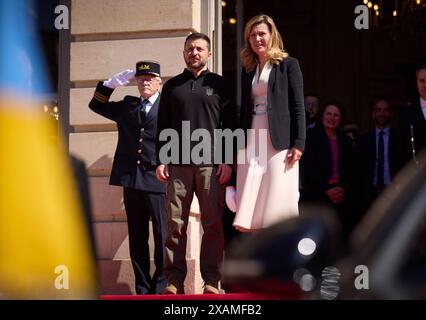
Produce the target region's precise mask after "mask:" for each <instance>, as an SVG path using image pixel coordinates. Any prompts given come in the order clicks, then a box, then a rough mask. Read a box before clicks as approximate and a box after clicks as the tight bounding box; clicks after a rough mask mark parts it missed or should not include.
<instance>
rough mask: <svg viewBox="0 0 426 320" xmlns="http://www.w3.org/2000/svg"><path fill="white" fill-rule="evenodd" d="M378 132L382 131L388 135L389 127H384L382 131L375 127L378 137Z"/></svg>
mask: <svg viewBox="0 0 426 320" xmlns="http://www.w3.org/2000/svg"><path fill="white" fill-rule="evenodd" d="M380 131H383V134H385V135H388V134H389V131H390V127H386V128H384V129H379V128H377V127H376V135H377V136H378V135H379V133H380Z"/></svg>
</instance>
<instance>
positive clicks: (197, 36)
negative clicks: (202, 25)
mask: <svg viewBox="0 0 426 320" xmlns="http://www.w3.org/2000/svg"><path fill="white" fill-rule="evenodd" d="M198 39H203V40H205V41H206V42H207V48H208V49H209V51H210V38H209V37H208V36H207V35H206V34H204V33H201V32H193V33H191V34H190V35H189V36H187V37H186V39H185V44H184V45H185V46H186V43H187V42H188V41H194V40H198Z"/></svg>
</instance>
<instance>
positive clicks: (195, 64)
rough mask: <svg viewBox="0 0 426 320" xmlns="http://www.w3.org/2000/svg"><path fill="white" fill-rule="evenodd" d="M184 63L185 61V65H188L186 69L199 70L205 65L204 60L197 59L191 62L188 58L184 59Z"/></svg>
mask: <svg viewBox="0 0 426 320" xmlns="http://www.w3.org/2000/svg"><path fill="white" fill-rule="evenodd" d="M185 63H186V66H187V67H188V69H195V70H200V69H202V68H204V67H205V66H206V65H207V61H206V60H198V61H194V62H193V63H191V59H189V58H186V59H185Z"/></svg>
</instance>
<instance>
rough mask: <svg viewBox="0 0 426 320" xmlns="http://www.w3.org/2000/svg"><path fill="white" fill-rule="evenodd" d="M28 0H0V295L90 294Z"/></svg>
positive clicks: (84, 243) (86, 255) (82, 236)
mask: <svg viewBox="0 0 426 320" xmlns="http://www.w3.org/2000/svg"><path fill="white" fill-rule="evenodd" d="M31 8H32V7H31V2H30V1H27V0H11V1H9V0H7V1H0V46H1V49H0V50H1V51H0V52H1V54H0V147H1V151H0V299H86V298H88V299H91V298H96V293H97V292H96V288H97V287H96V272H95V266H94V261H93V259H92V254H91V251H90V245H89V237H88V235H87V233H86V230H87V229H86V226H85V225H84V223H85V221H84V218H83V217H84V216H83V213H82V206H81V203H80V200H79V197H78V193H77V190H76V183H75V181H74V180H73V176H72V170H71V167H70V163H69V160H68V158H69V157H68V154H67V151H66V149H65V147H64V145H63V144H61V143H60V142H59V145H58V142H56V141H54V140H52V136H56V135H57V132H56V131H55V128H54V127H53V126H52V122H51V120H50V119H46V116H45V115H44V113H43V112H42V108H41V106H40V105H39V103H40V101H39V99H38V95H39V93H40V92H46V90H45V88H46V85H48V82H47V79H46V77H45V73H46V70H47V69H46V68H45V66H44V65H43V59H42V57H41V55H40V50H39V47H38V42H37V40H36V34H34V29H35V27H34V26H33V25H32V23H33V19H32V15H31V13H32V10H31Z"/></svg>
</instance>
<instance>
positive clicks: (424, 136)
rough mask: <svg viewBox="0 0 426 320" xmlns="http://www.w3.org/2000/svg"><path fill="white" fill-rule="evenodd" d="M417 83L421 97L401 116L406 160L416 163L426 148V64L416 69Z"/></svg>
mask: <svg viewBox="0 0 426 320" xmlns="http://www.w3.org/2000/svg"><path fill="white" fill-rule="evenodd" d="M416 82H417V91H418V94H419V97H416V98H415V99H414V101H413V103H412V104H411V105H409V106H408V107H407V108H405V109H403V110H402V111H401V114H400V125H401V129H402V131H403V134H404V147H405V148H404V149H405V154H406V158H407V159H408V160H410V159H413V160H414V161H417V157H416V156H418V155H419V153H420V152H421V151H422V150H424V149H425V146H426V64H424V65H420V66H419V67H418V68H417V69H416Z"/></svg>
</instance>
